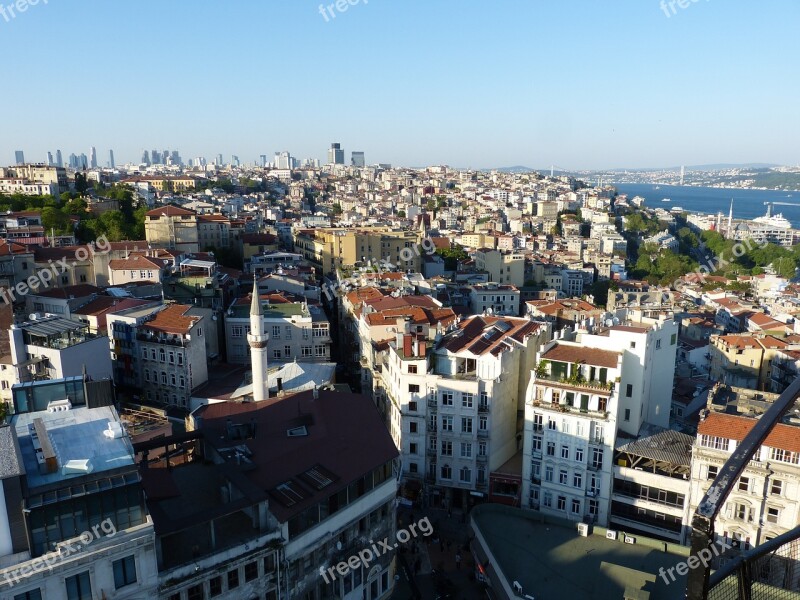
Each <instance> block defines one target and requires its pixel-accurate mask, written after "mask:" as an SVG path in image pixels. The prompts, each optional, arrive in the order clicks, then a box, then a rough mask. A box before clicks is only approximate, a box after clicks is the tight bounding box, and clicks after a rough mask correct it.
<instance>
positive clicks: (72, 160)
mask: <svg viewBox="0 0 800 600" xmlns="http://www.w3.org/2000/svg"><path fill="white" fill-rule="evenodd" d="M69 168H70V169H77V168H78V157H77V156H75V153H74V152H73V153H72V154H70V155H69Z"/></svg>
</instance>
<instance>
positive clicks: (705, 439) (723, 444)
mask: <svg viewBox="0 0 800 600" xmlns="http://www.w3.org/2000/svg"><path fill="white" fill-rule="evenodd" d="M700 445H701V446H704V447H706V448H713V449H714V450H727V449H728V438H724V437H719V436H716V435H701V436H700Z"/></svg>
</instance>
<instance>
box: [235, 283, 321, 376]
mask: <svg viewBox="0 0 800 600" xmlns="http://www.w3.org/2000/svg"><path fill="white" fill-rule="evenodd" d="M262 310H263V320H264V325H265V329H264V331H265V332H266V333H267V335H268V336H269V339H268V341H267V350H268V353H267V358H268V359H269V361H270V362H271V363H272V362H275V361H277V362H290V361H293V360H298V361H305V362H312V361H314V362H329V361H330V359H331V343H332V342H331V331H330V322H329V321H328V318H327V316H326V315H325V312H324V311H323V310H322V308H320V307H319V306H315V305H309V304H308V303H307V302H289V301H286V299H285V298H284V297H283V296H268V297H267V298H263V297H262ZM249 332H250V297H249V296H248V297H244V298H239V299H237V300H235V301H234V302H233V304H231V306H230V308H229V309H228V312H227V314H226V316H225V342H226V344H227V348H228V362H229V363H231V364H248V363H249V362H250V347H249V346H248V344H247V335H248V333H249Z"/></svg>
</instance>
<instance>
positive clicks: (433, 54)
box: [0, 0, 800, 170]
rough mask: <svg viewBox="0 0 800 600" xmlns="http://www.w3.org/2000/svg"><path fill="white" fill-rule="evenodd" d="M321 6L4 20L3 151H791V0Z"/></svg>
mask: <svg viewBox="0 0 800 600" xmlns="http://www.w3.org/2000/svg"><path fill="white" fill-rule="evenodd" d="M328 4H330V1H328V2H326V3H324V5H323V10H322V11H321V10H320V3H319V2H318V1H311V0H292V2H281V1H278V0H267V1H265V2H261V3H245V2H235V1H234V2H229V3H225V4H220V3H213V4H212V3H210V2H202V1H201V2H198V3H193V4H191V5H185V4H181V3H166V2H158V1H155V0H141V1H137V2H135V3H134V2H128V1H118V2H113V3H110V2H107V1H106V2H103V1H101V0H83V1H82V2H80V3H75V4H72V3H67V2H61V1H57V0H51V1H50V2H48V3H47V4H44V3H42V2H40V3H39V4H38V5H36V6H30V7H29V10H27V11H26V12H24V13H19V14H15V15H14V16H13V17H12V18H9V16H8V14H4V15H0V49H2V50H3V51H4V54H5V55H6V56H13V57H15V59H14V60H11V61H7V65H6V66H5V67H4V84H3V88H4V90H5V91H6V92H7V93H6V94H5V95H3V96H2V97H0V108H2V109H3V115H4V119H3V121H4V123H3V128H2V133H1V134H0V165H5V164H12V163H13V160H14V152H15V151H16V150H23V151H24V152H25V158H26V160H28V161H36V162H44V161H46V160H47V152H48V151H49V152H52V153H53V154H54V155H55V152H56V150H57V149H60V150H61V151H62V154H63V156H64V157H65V159H66V157H67V156H69V155H70V154H71V153H75V154H78V155H80V154H81V153H84V154H87V155H88V154H89V149H90V148H91V147H92V146H94V147H96V148H97V153H98V163H99V164H100V166H104V164H105V162H106V160H105V159H106V157H108V156H109V153H108V152H109V150H111V149H113V151H114V157H115V162H116V163H117V164H122V163H127V162H138V161H139V160H140V158H141V155H142V151H143V150H145V149H148V150H149V149H152V148H159V149H165V148H167V149H170V150H179V151H180V153H181V157H182V158H183V160H184V161H188V160H189V159H191V158H194V157H197V156H204V157H205V158H206V159H207V160H208V161H209V162H211V161H212V160H213V159H214V158H215V157H216V156H217V154H219V153H222V155H223V157H224V158H225V160H226V162H227V161H229V160H230V158H231V155H232V154H236V155H238V156H239V158H240V160H241V161H242V162H246V163H250V162H257V161H258V159H259V156H260V155H262V154H266V155H267V156H268V158H271V157H272V156H273V154H274V153H275V152H278V151H283V150H288V151H290V152H291V153H292V155H293V156H295V157H297V158H299V159H304V158H317V159H319V160H320V161H321V162H325V158H326V152H327V149H328V148H329V146H330V144H331V142H339V143H340V144H341V145H342V148H343V149H344V151H345V157H346V162H348V163H349V160H350V154H351V152H352V151H354V150H357V151H363V152H364V153H365V157H366V162H367V163H368V164H374V163H377V162H382V163H391V164H393V165H398V166H424V165H433V164H448V165H452V166H454V167H463V168H468V167H472V168H476V169H477V168H488V167H510V166H514V165H526V166H530V167H535V168H546V167H549V165H556V166H557V167H560V168H562V169H565V170H588V169H592V170H604V169H618V168H631V169H633V168H643V167H653V166H659V165H664V166H665V167H666V166H669V165H680V164H685V165H692V164H714V163H735V164H740V163H776V164H781V165H798V164H800V151H798V148H797V144H796V140H797V139H798V138H800V120H799V119H797V118H796V102H797V101H796V99H797V97H800V94H799V93H798V92H800V89H799V88H800V83H799V82H798V81H797V78H796V77H792V76H791V74H792V73H794V72H795V71H796V59H797V56H799V55H800V52H798V51H800V38H798V36H797V35H796V32H795V31H794V30H795V28H796V24H797V23H798V22H800V3H797V2H796V1H793V0H775V1H774V2H770V3H763V4H762V3H754V2H748V1H745V0H726V1H725V2H721V1H720V2H712V1H707V2H702V1H701V2H690V3H689V5H688V6H687V7H686V8H684V9H680V10H677V11H673V12H671V13H670V16H669V17H668V16H667V14H666V12H665V11H664V10H663V8H662V7H661V5H660V2H659V0H618V1H616V2H613V3H612V2H602V3H601V2H596V1H591V0H583V1H573V2H559V3H555V2H542V1H538V0H537V1H531V0H506V1H503V0H501V1H500V2H496V3H474V4H471V3H464V2H456V1H455V0H442V1H440V2H430V1H429V0H404V1H403V2H402V3H401V2H397V1H393V0H369V2H368V3H365V0H359V1H357V2H354V3H352V4H350V5H348V8H347V9H346V10H345V11H340V10H337V9H334V10H333V11H328V10H326V9H325V8H324V7H326V6H328ZM323 13H324V14H323ZM32 65H35V68H32ZM99 157H103V159H100V158H99Z"/></svg>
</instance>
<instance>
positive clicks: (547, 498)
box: [542, 492, 553, 508]
mask: <svg viewBox="0 0 800 600" xmlns="http://www.w3.org/2000/svg"><path fill="white" fill-rule="evenodd" d="M542 504H543V505H544V506H546V507H548V508H550V507H552V506H553V494H551V493H550V492H545V493H544V495H543V497H542Z"/></svg>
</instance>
